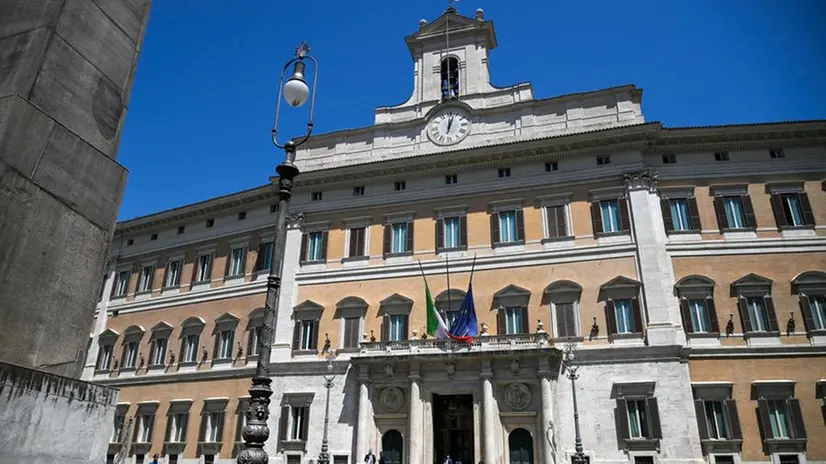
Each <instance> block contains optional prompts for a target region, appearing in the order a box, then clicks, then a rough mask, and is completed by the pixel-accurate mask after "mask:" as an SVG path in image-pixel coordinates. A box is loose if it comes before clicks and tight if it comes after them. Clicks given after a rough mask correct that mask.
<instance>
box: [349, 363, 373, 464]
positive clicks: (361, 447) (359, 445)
mask: <svg viewBox="0 0 826 464" xmlns="http://www.w3.org/2000/svg"><path fill="white" fill-rule="evenodd" d="M359 369H360V370H359V376H358V381H359V416H358V422H357V429H356V455H355V457H354V458H353V460H354V462H361V459H362V457H363V456H364V455H365V454H367V451H368V450H369V449H370V448H371V447H372V446H371V445H370V438H371V437H370V436H369V435H370V433H369V422H368V421H369V420H370V390H369V387H368V385H367V382H368V368H367V366H364V365H362V366H359Z"/></svg>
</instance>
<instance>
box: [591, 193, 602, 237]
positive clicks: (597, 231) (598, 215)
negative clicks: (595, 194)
mask: <svg viewBox="0 0 826 464" xmlns="http://www.w3.org/2000/svg"><path fill="white" fill-rule="evenodd" d="M591 223H592V224H593V225H594V236H595V237H598V236H600V235H601V234H602V233H603V232H604V230H603V228H602V211H601V210H600V209H599V201H592V202H591Z"/></svg>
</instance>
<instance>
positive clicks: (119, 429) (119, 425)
mask: <svg viewBox="0 0 826 464" xmlns="http://www.w3.org/2000/svg"><path fill="white" fill-rule="evenodd" d="M125 423H126V416H125V415H123V414H115V429H114V430H113V431H112V439H111V440H110V443H120V442H121V440H122V439H123V425H124V424H125Z"/></svg>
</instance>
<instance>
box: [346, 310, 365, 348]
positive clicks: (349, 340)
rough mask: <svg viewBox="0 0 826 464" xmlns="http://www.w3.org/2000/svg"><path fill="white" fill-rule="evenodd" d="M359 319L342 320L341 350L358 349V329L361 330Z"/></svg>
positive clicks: (348, 318)
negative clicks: (342, 338)
mask: <svg viewBox="0 0 826 464" xmlns="http://www.w3.org/2000/svg"><path fill="white" fill-rule="evenodd" d="M360 326H361V318H359V317H347V318H344V344H343V345H344V346H343V348H358V347H359V340H360V339H361V337H360V336H359V329H360V328H361V327H360Z"/></svg>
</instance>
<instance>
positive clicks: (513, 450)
mask: <svg viewBox="0 0 826 464" xmlns="http://www.w3.org/2000/svg"><path fill="white" fill-rule="evenodd" d="M508 449H509V450H510V460H509V462H510V464H533V437H532V436H531V433H530V432H528V431H527V430H525V429H516V430H514V431H512V432H511V433H510V435H508Z"/></svg>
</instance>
